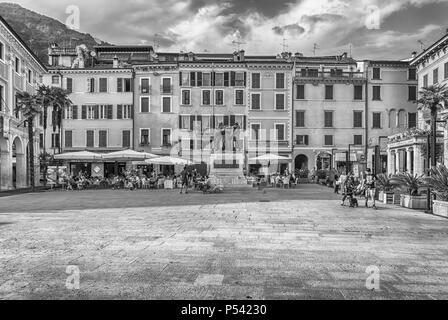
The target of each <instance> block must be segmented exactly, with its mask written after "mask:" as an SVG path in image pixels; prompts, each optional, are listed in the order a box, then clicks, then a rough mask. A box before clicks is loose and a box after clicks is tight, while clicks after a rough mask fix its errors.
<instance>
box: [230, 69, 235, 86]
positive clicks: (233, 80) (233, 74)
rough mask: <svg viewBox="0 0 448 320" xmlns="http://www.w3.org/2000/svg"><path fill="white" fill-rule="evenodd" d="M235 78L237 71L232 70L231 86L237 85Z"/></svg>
mask: <svg viewBox="0 0 448 320" xmlns="http://www.w3.org/2000/svg"><path fill="white" fill-rule="evenodd" d="M235 78H236V72H235V71H232V72H230V86H231V87H234V86H235Z"/></svg>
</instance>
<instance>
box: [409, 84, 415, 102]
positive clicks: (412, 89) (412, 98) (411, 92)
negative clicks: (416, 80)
mask: <svg viewBox="0 0 448 320" xmlns="http://www.w3.org/2000/svg"><path fill="white" fill-rule="evenodd" d="M408 99H409V101H416V100H417V87H416V86H409V87H408Z"/></svg>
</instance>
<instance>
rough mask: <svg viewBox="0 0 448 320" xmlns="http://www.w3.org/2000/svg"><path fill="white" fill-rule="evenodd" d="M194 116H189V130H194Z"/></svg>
mask: <svg viewBox="0 0 448 320" xmlns="http://www.w3.org/2000/svg"><path fill="white" fill-rule="evenodd" d="M195 118H196V117H195V116H190V130H193V128H194V121H195Z"/></svg>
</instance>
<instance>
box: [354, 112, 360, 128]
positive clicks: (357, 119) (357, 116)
mask: <svg viewBox="0 0 448 320" xmlns="http://www.w3.org/2000/svg"><path fill="white" fill-rule="evenodd" d="M353 128H362V111H353Z"/></svg>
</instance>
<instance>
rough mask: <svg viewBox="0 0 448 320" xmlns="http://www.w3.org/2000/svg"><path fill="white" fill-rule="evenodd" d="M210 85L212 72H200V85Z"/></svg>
mask: <svg viewBox="0 0 448 320" xmlns="http://www.w3.org/2000/svg"><path fill="white" fill-rule="evenodd" d="M211 85H212V74H211V73H210V72H204V73H202V86H203V87H210V86H211Z"/></svg>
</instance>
